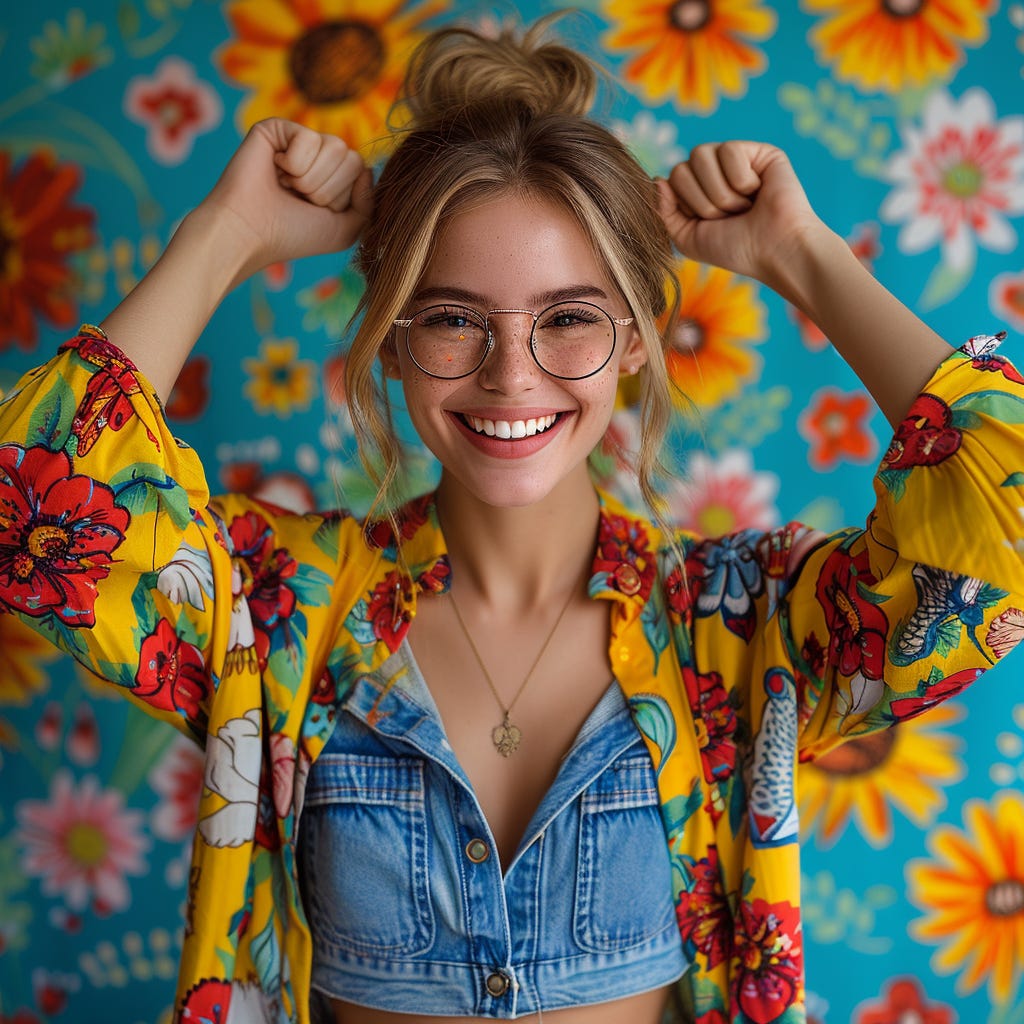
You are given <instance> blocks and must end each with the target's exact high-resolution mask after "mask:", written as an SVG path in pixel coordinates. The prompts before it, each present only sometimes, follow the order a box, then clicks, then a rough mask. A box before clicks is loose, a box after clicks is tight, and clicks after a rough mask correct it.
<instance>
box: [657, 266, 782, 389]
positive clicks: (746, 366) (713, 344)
mask: <svg viewBox="0 0 1024 1024" xmlns="http://www.w3.org/2000/svg"><path fill="white" fill-rule="evenodd" d="M676 276H677V277H678V279H679V286H680V288H681V290H682V303H681V305H680V307H679V322H678V323H677V324H676V327H675V330H674V332H673V334H672V336H671V337H670V338H669V339H668V349H667V351H666V354H665V361H666V363H667V364H668V372H669V375H670V376H671V377H672V380H673V382H674V383H675V384H676V385H677V386H678V388H679V389H680V391H681V392H682V395H683V396H684V398H683V401H685V400H689V401H691V402H693V403H694V404H695V405H698V406H703V407H710V406H715V405H718V404H719V403H721V402H723V401H724V400H725V399H727V398H731V397H732V396H734V395H735V394H736V393H737V392H739V391H740V389H741V388H742V387H743V385H744V384H745V383H747V382H748V381H749V380H750V379H752V378H753V377H754V376H756V373H757V371H759V370H760V367H761V360H760V357H759V356H758V355H757V354H756V353H754V352H753V351H752V350H751V346H753V345H757V344H759V343H760V342H762V341H763V340H764V338H765V308H764V306H763V305H762V303H761V302H760V300H759V299H758V298H757V293H756V290H755V288H756V286H755V285H754V283H753V282H752V281H747V280H744V279H742V278H739V277H737V276H736V275H735V274H732V273H730V272H729V271H728V270H722V269H721V268H720V267H705V266H702V265H701V264H699V263H696V262H694V261H692V260H683V261H682V262H680V263H679V264H678V266H677V268H676Z"/></svg>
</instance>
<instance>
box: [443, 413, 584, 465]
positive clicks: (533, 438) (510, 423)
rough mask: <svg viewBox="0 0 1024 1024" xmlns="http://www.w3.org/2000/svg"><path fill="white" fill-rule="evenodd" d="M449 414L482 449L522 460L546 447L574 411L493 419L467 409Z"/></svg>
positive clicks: (500, 456) (470, 439)
mask: <svg viewBox="0 0 1024 1024" xmlns="http://www.w3.org/2000/svg"><path fill="white" fill-rule="evenodd" d="M448 415H449V417H450V418H451V419H452V421H453V422H454V423H455V424H456V425H457V426H458V428H459V432H460V433H461V434H462V436H463V437H465V438H467V439H468V440H469V441H470V443H471V444H472V445H473V446H474V447H475V448H477V449H478V450H480V451H482V452H484V453H485V454H487V455H491V456H493V457H495V458H499V459H518V458H524V457H525V456H527V455H532V454H533V453H534V452H536V451H539V450H540V449H541V448H543V447H545V446H546V445H547V444H548V443H549V442H550V441H552V440H553V439H554V437H555V435H556V434H558V433H559V431H560V429H561V427H562V425H563V424H564V423H565V422H566V421H567V420H568V419H569V418H570V417H571V416H572V413H571V412H552V413H542V414H541V415H539V416H524V417H523V418H521V419H499V418H494V419H492V418H490V417H488V416H475V415H473V414H472V413H464V412H450V413H449V414H448Z"/></svg>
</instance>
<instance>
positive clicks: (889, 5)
mask: <svg viewBox="0 0 1024 1024" xmlns="http://www.w3.org/2000/svg"><path fill="white" fill-rule="evenodd" d="M924 4H925V0H882V6H883V7H884V8H885V9H886V10H887V11H888V12H889V13H890V14H891V15H892V16H893V17H894V18H912V17H914V15H915V14H918V13H920V11H921V8H922V7H924Z"/></svg>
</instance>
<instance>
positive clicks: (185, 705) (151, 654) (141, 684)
mask: <svg viewBox="0 0 1024 1024" xmlns="http://www.w3.org/2000/svg"><path fill="white" fill-rule="evenodd" d="M135 682H136V686H135V689H133V690H132V693H133V694H134V695H135V696H136V697H138V698H139V699H140V700H144V701H145V702H146V703H147V704H149V705H150V706H151V707H154V708H158V709H159V710H161V711H178V712H180V713H182V714H184V715H185V717H186V718H187V719H188V720H189V721H190V722H197V723H199V722H202V721H203V720H204V719H205V712H204V711H203V709H202V705H203V702H204V701H205V700H206V698H207V696H208V695H209V692H210V680H209V677H208V675H207V673H206V665H205V664H204V662H203V655H202V652H201V651H200V650H199V648H198V647H195V646H193V645H192V644H190V643H187V642H186V641H184V640H182V639H181V638H180V637H179V636H178V634H177V633H176V632H175V631H174V626H172V625H171V623H170V622H168V621H167V619H161V620H160V621H159V622H158V623H157V624H156V629H155V630H154V631H153V632H152V633H150V635H149V636H147V637H146V639H145V640H143V641H142V647H141V649H140V651H139V671H138V673H137V674H136V676H135Z"/></svg>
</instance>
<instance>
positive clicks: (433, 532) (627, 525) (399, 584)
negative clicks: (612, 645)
mask: <svg viewBox="0 0 1024 1024" xmlns="http://www.w3.org/2000/svg"><path fill="white" fill-rule="evenodd" d="M597 494H598V499H599V502H600V520H599V523H598V532H597V548H596V551H595V553H594V561H593V564H592V566H591V573H590V581H589V584H588V587H587V590H588V593H589V595H590V597H592V598H595V599H603V600H611V601H614V602H617V603H619V604H620V605H622V606H623V608H622V611H624V612H626V614H627V616H628V617H629V618H632V617H634V616H637V615H639V614H640V612H641V611H642V610H643V606H644V605H645V604H646V602H647V599H648V598H649V597H650V594H651V590H652V588H653V586H654V580H655V576H656V574H657V552H658V548H659V546H660V536H659V533H658V531H657V530H656V529H655V528H654V527H653V526H652V525H651V524H650V522H649V521H648V520H646V519H644V518H642V517H640V516H638V515H636V513H634V512H632V511H630V510H629V509H627V508H626V507H625V506H624V505H622V504H621V503H620V502H619V501H618V500H617V499H615V498H613V497H612V496H611V495H609V494H607V493H606V492H604V491H602V490H600V489H598V491H597ZM395 522H396V525H397V538H396V534H395V529H394V528H393V527H392V524H391V523H390V522H388V520H386V519H385V520H379V521H377V522H375V523H371V524H367V525H366V527H365V528H364V533H365V536H366V539H367V543H368V544H369V545H370V546H371V547H375V548H378V549H380V550H381V552H382V554H383V557H384V559H385V561H386V562H387V563H390V565H391V566H392V567H393V569H392V572H394V574H395V575H394V577H393V578H394V580H395V583H396V587H395V590H396V591H397V592H398V600H399V601H400V602H401V612H402V613H403V614H402V615H401V617H402V618H403V619H404V620H405V621H406V622H409V621H411V619H412V618H413V616H414V615H415V614H416V598H417V596H418V595H419V594H420V593H421V592H422V591H424V590H426V591H429V592H430V593H434V594H444V593H447V591H448V589H449V587H450V586H451V563H450V561H449V557H448V548H447V545H446V544H445V539H444V534H443V533H442V531H441V526H440V523H439V522H438V517H437V505H436V500H435V494H434V493H433V492H430V493H428V494H424V495H421V496H420V497H418V498H414V499H413V500H412V501H410V502H408V503H407V504H405V505H403V506H402V507H401V508H400V509H399V510H398V511H397V513H396V516H395ZM396 540H397V544H396ZM399 550H400V551H401V557H399ZM389 575H390V574H389ZM396 611H398V609H397V607H396Z"/></svg>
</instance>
